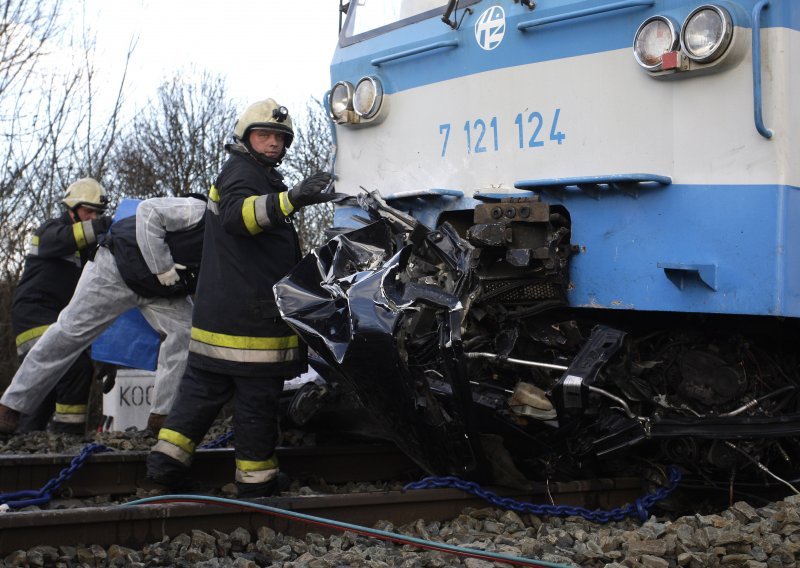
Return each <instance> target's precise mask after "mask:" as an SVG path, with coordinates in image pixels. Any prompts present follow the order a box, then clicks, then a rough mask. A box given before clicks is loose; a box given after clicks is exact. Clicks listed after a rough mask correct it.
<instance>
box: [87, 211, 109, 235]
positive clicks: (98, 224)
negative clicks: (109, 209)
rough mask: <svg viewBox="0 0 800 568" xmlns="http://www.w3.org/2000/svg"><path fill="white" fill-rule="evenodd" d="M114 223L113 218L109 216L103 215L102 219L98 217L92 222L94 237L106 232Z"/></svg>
mask: <svg viewBox="0 0 800 568" xmlns="http://www.w3.org/2000/svg"><path fill="white" fill-rule="evenodd" d="M113 221H114V219H113V217H111V216H109V215H103V216H102V217H98V218H97V219H94V220H93V221H92V229H94V234H95V235H103V234H105V233H107V232H108V228H109V227H110V226H111V223H112V222H113Z"/></svg>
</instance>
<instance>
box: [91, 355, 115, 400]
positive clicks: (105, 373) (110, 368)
mask: <svg viewBox="0 0 800 568" xmlns="http://www.w3.org/2000/svg"><path fill="white" fill-rule="evenodd" d="M94 377H95V380H96V381H100V380H102V381H103V394H108V393H110V392H111V389H113V388H114V385H115V384H116V382H117V366H116V365H113V364H111V363H104V362H95V367H94Z"/></svg>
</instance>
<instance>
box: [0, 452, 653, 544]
mask: <svg viewBox="0 0 800 568" xmlns="http://www.w3.org/2000/svg"><path fill="white" fill-rule="evenodd" d="M279 456H280V460H281V467H282V468H283V469H284V470H285V471H286V472H287V473H289V475H290V476H291V477H293V478H297V479H308V478H315V479H319V478H323V479H325V480H326V481H327V482H329V483H343V482H347V481H379V480H400V481H403V480H408V481H413V480H416V479H419V477H421V475H422V474H421V473H420V471H419V469H418V468H417V467H416V466H415V465H414V464H413V463H412V462H411V461H410V460H409V459H408V458H407V457H406V456H405V455H403V454H402V453H400V452H399V451H398V450H397V449H396V448H394V447H393V446H386V445H367V446H364V445H362V446H355V447H350V446H348V447H321V448H281V449H280V450H279ZM73 457H74V456H66V455H38V456H30V455H24V456H23V455H17V456H4V457H3V458H2V459H0V492H11V491H19V490H26V489H31V488H38V487H41V486H42V485H43V484H44V483H46V482H47V481H48V480H49V479H51V478H52V477H53V476H54V475H57V474H58V472H59V471H61V470H62V469H63V468H64V467H66V466H67V465H68V464H69V462H70V460H71V459H72V458H73ZM145 457H146V452H112V453H106V454H96V455H93V456H91V457H90V458H89V460H88V461H86V463H85V464H84V465H83V466H82V467H81V468H80V469H79V470H77V471H76V472H75V474H74V476H73V477H72V478H71V479H70V480H69V481H68V482H65V484H64V488H65V489H66V492H67V494H68V495H69V496H72V497H79V496H83V497H90V496H98V495H131V494H133V493H134V492H135V490H136V488H137V487H142V486H143V485H144V481H143V480H144V460H145ZM233 459H234V458H233V451H232V450H229V449H215V450H203V451H200V452H198V454H197V459H196V461H195V465H194V467H195V468H196V469H198V470H200V469H201V470H202V472H203V479H204V481H207V482H208V483H210V484H212V485H215V484H216V485H218V486H221V485H222V484H224V483H228V482H230V479H231V472H232V471H233ZM487 489H489V490H491V491H493V492H494V493H496V494H497V495H499V496H502V497H513V498H515V499H518V500H521V501H529V502H533V503H544V502H550V500H551V499H552V501H553V502H554V503H556V504H559V505H573V506H582V507H587V508H590V509H595V508H600V509H609V508H613V507H616V506H620V505H622V504H624V503H628V502H631V501H632V500H633V499H635V498H636V497H638V496H639V495H640V494H641V492H642V489H641V481H640V480H638V479H632V478H624V479H599V480H591V481H575V482H556V483H550V484H549V485H548V486H545V485H544V484H535V485H533V486H532V487H531V488H530V490H527V491H524V492H523V491H515V490H510V489H504V488H487ZM252 502H253V503H257V504H262V505H268V506H269V507H273V508H276V509H279V510H285V511H294V512H298V513H302V514H304V515H310V516H313V517H321V518H325V519H331V520H334V521H339V522H345V523H351V524H356V525H362V526H372V525H374V523H376V522H377V521H379V520H386V521H390V522H391V523H393V524H395V525H401V524H404V523H408V522H411V521H414V520H416V519H419V518H424V519H426V520H428V521H433V520H446V519H451V518H454V517H456V516H458V515H459V514H460V512H461V511H462V510H463V509H464V508H465V507H475V508H482V507H489V506H491V505H490V504H489V503H487V502H486V501H484V500H482V499H480V498H479V497H476V496H474V495H471V494H468V493H464V492H462V491H460V490H456V489H422V490H413V491H374V492H368V493H348V494H335V495H333V494H326V495H319V494H315V495H281V496H279V497H273V498H269V499H256V500H252ZM262 526H268V527H270V528H272V529H274V530H275V531H278V532H282V533H283V534H285V535H288V536H302V535H304V534H306V533H307V532H321V533H323V534H325V533H329V532H331V531H330V530H328V529H325V528H324V527H320V526H309V525H308V524H307V523H304V522H300V521H297V520H293V519H289V518H287V517H286V516H285V515H280V514H264V513H263V512H259V511H255V510H253V509H252V508H248V507H247V506H246V505H242V506H236V505H232V504H225V505H222V504H209V503H199V502H184V501H181V502H166V503H154V504H145V505H132V506H131V505H129V506H125V505H103V506H96V507H83V508H70V509H53V510H31V511H15V512H9V513H5V514H0V557H2V556H4V555H7V554H10V553H11V552H13V551H15V550H20V549H28V548H32V547H34V546H37V545H42V544H47V545H50V546H61V545H69V546H74V545H76V544H78V543H82V544H86V545H91V544H97V545H100V546H110V545H112V544H119V545H123V546H127V547H130V548H140V547H141V546H143V545H144V544H147V543H153V542H158V541H161V540H162V539H163V538H164V537H165V536H170V537H174V536H176V535H178V534H181V533H191V531H192V530H202V531H205V532H211V531H213V530H219V531H223V532H226V531H228V532H229V531H232V530H234V529H235V528H237V527H243V528H245V529H247V530H250V531H251V532H254V531H256V530H257V529H258V528H259V527H262Z"/></svg>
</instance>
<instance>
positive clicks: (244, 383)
mask: <svg viewBox="0 0 800 568" xmlns="http://www.w3.org/2000/svg"><path fill="white" fill-rule="evenodd" d="M282 391H283V379H281V378H274V377H249V376H235V375H226V374H218V373H212V372H210V371H206V370H204V369H199V368H197V367H195V366H193V365H191V364H190V365H189V366H188V367H187V368H186V374H185V375H184V376H183V379H182V380H181V384H180V390H179V393H178V397H179V398H180V401H181V402H180V404H179V405H176V407H175V410H174V411H173V412H171V413H170V414H169V416H167V421H166V423H165V424H164V427H163V428H162V429H161V431H160V432H159V435H158V443H157V444H156V445H155V446H154V447H153V451H152V452H151V453H150V455H149V456H148V459H147V471H148V476H150V477H151V478H153V479H178V478H179V477H180V476H181V475H185V473H186V470H187V469H188V468H189V466H190V465H191V462H192V458H193V457H194V451H195V448H196V447H197V445H198V444H199V443H200V441H201V440H202V439H203V437H204V436H205V435H206V432H208V429H209V428H210V427H211V424H212V423H213V422H214V419H215V418H216V417H217V415H218V414H219V412H220V410H221V409H222V407H223V406H224V405H225V404H226V403H228V402H229V401H230V400H231V399H233V429H234V432H235V440H236V444H235V446H236V482H237V485H239V486H240V487H241V486H242V485H251V484H252V485H262V484H266V483H268V482H270V481H272V480H274V479H275V478H276V477H277V474H278V460H277V458H276V457H275V445H276V444H277V441H278V412H279V407H280V396H281V392H282Z"/></svg>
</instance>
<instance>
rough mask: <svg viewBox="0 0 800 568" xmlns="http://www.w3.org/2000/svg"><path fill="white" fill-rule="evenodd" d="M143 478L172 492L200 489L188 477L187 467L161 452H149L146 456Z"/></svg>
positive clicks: (191, 491)
mask: <svg viewBox="0 0 800 568" xmlns="http://www.w3.org/2000/svg"><path fill="white" fill-rule="evenodd" d="M145 479H146V480H147V481H150V482H151V483H155V484H156V485H161V486H163V487H165V488H167V489H169V490H170V491H172V492H173V493H194V492H197V491H198V490H199V489H200V488H199V485H198V484H197V483H196V482H195V481H194V480H193V479H191V478H190V477H189V468H188V467H186V466H185V465H183V464H182V463H181V462H179V461H178V460H176V459H173V458H171V457H169V456H168V455H166V454H163V453H161V452H150V454H149V455H148V456H147V474H146V475H145Z"/></svg>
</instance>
